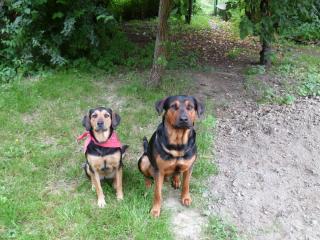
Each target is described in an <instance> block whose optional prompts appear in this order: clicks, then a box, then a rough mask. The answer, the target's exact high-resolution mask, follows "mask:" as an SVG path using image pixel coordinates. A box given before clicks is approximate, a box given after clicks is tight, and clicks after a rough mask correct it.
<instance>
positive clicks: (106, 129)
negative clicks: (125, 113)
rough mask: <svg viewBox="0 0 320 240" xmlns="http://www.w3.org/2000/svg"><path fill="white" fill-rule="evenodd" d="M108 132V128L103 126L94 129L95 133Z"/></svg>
mask: <svg viewBox="0 0 320 240" xmlns="http://www.w3.org/2000/svg"><path fill="white" fill-rule="evenodd" d="M108 130H109V129H108V128H105V127H103V126H97V127H96V128H95V129H94V131H95V132H106V131H108Z"/></svg>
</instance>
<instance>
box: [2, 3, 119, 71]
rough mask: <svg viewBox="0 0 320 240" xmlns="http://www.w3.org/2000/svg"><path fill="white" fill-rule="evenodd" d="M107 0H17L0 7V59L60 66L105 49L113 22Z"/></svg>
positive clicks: (26, 63) (19, 65) (9, 61)
mask: <svg viewBox="0 0 320 240" xmlns="http://www.w3.org/2000/svg"><path fill="white" fill-rule="evenodd" d="M107 4H108V0H105V1H103V0H101V1H92V0H75V1H67V0H32V1H31V0H19V1H4V2H3V6H2V7H0V8H2V9H0V12H1V13H0V17H1V20H0V30H1V31H0V37H1V43H0V47H1V48H0V60H1V62H2V63H5V64H6V65H9V66H15V67H16V68H19V67H21V66H33V67H34V66H37V65H38V64H45V65H52V66H62V65H65V64H66V63H67V62H68V61H70V60H72V59H76V58H79V57H89V58H94V57H96V56H99V54H100V52H101V51H103V50H104V49H106V46H107V45H108V42H109V41H110V38H111V37H112V35H113V34H114V32H115V29H116V22H115V21H114V19H113V17H112V15H111V14H110V13H109V12H108V10H107V8H106V7H107Z"/></svg>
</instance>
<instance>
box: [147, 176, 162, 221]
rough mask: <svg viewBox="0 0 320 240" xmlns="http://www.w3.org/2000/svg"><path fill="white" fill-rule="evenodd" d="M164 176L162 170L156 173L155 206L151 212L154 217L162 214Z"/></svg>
mask: <svg viewBox="0 0 320 240" xmlns="http://www.w3.org/2000/svg"><path fill="white" fill-rule="evenodd" d="M163 178H164V176H163V174H162V173H161V172H159V173H156V174H155V176H154V180H155V188H154V199H153V206H152V209H151V212H150V213H151V215H152V216H153V217H159V216H160V209H161V199H162V197H161V194H162V185H163Z"/></svg>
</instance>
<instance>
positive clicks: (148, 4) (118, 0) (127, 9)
mask: <svg viewBox="0 0 320 240" xmlns="http://www.w3.org/2000/svg"><path fill="white" fill-rule="evenodd" d="M109 9H110V11H111V12H112V13H113V14H114V16H115V18H116V19H117V20H120V21H121V20H122V19H123V20H131V19H146V18H151V17H156V16H157V15H158V9H159V0H111V2H110V7H109Z"/></svg>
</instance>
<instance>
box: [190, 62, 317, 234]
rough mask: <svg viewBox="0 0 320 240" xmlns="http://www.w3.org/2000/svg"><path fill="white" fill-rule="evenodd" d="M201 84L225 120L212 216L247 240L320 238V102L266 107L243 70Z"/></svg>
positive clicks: (212, 183)
mask: <svg viewBox="0 0 320 240" xmlns="http://www.w3.org/2000/svg"><path fill="white" fill-rule="evenodd" d="M194 79H195V81H197V82H198V84H199V88H198V96H199V97H200V98H201V97H204V96H205V97H207V98H210V99H212V100H213V101H214V103H215V106H216V107H215V111H216V114H217V118H218V119H217V120H218V121H217V122H218V123H217V131H216V138H215V144H216V156H215V161H216V163H217V165H218V168H219V173H218V175H217V176H212V177H211V178H210V179H209V180H208V186H209V187H208V191H207V192H206V193H205V194H204V196H205V197H207V198H208V202H209V206H208V208H209V211H210V212H211V213H212V214H214V215H218V216H219V217H221V218H222V219H224V220H225V221H227V222H228V223H230V224H233V225H235V226H236V227H237V229H238V230H239V232H240V234H241V235H242V236H243V237H244V238H245V239H320V99H319V98H314V99H299V100H297V101H296V103H294V104H292V105H289V106H278V105H258V104H256V103H255V102H254V101H253V100H251V99H250V98H249V97H248V96H247V94H246V92H245V90H244V88H243V79H242V77H241V73H240V72H239V71H237V68H236V67H235V68H232V69H229V68H226V69H224V70H223V69H221V70H220V71H217V72H216V73H214V72H213V73H210V74H208V73H206V74H204V73H199V74H195V75H194Z"/></svg>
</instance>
